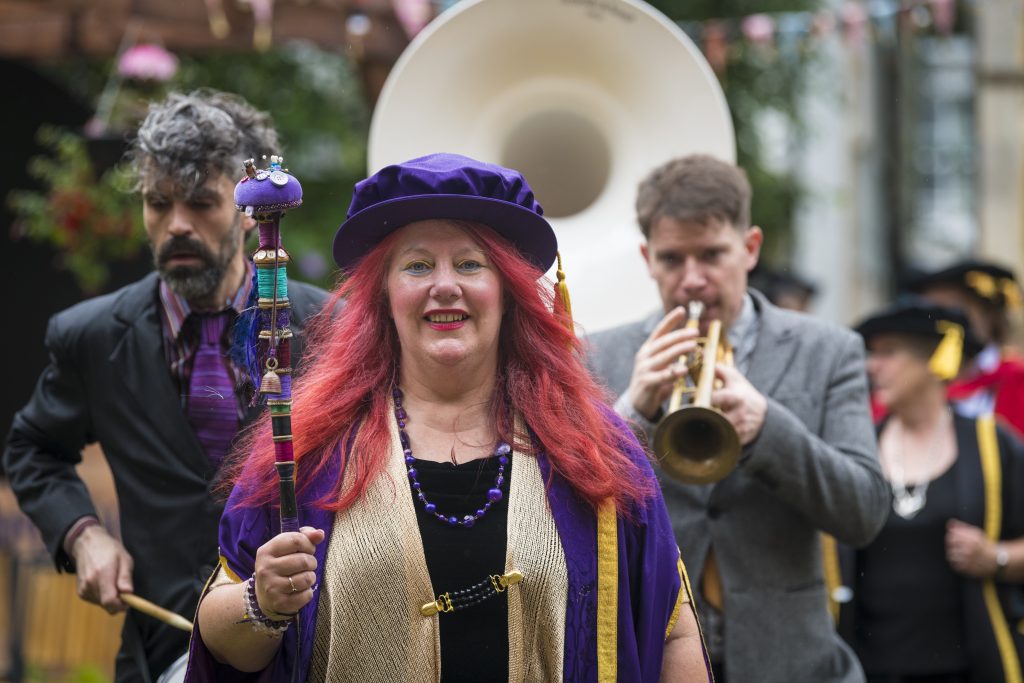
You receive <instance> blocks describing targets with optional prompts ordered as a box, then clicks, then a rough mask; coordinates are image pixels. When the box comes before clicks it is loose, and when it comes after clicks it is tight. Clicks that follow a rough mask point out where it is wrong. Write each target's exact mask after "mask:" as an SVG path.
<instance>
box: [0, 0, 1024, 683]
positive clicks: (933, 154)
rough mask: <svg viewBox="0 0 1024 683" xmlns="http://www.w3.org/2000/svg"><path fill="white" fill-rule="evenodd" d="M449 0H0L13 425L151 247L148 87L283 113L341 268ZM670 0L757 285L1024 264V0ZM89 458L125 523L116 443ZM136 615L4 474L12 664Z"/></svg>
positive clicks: (3, 555)
mask: <svg viewBox="0 0 1024 683" xmlns="http://www.w3.org/2000/svg"><path fill="white" fill-rule="evenodd" d="M506 1H508V2H514V1H515V0H506ZM611 1H612V0H551V2H575V3H578V4H584V5H587V4H590V5H594V6H595V7H596V6H600V5H602V4H605V3H607V2H611ZM455 4H457V3H456V2H453V1H451V0H445V1H442V0H438V1H435V2H430V1H429V0H276V1H275V0H93V1H92V2H81V1H80V0H0V82H3V83H4V86H5V93H6V94H7V98H6V102H5V106H4V107H3V108H0V124H2V128H0V130H3V139H4V152H5V159H4V163H3V164H2V165H0V187H3V188H4V191H5V192H8V191H10V192H12V194H10V195H8V197H7V198H6V201H4V202H3V203H2V205H0V249H2V250H3V253H4V255H5V257H6V258H5V262H6V263H7V264H8V269H9V276H8V277H9V278H10V279H11V281H12V282H17V285H16V287H15V288H14V289H13V292H12V293H13V294H14V295H15V296H14V297H13V301H12V303H13V308H14V312H13V315H14V316H15V318H16V319H17V320H18V326H17V331H18V333H17V334H16V335H6V336H5V337H4V342H3V343H4V348H5V351H6V354H5V355H6V357H8V358H11V357H16V358H17V359H18V361H17V362H16V363H13V364H11V363H8V365H9V366H10V365H13V367H8V368H6V369H5V373H6V377H7V390H6V391H5V392H4V393H3V396H2V397H0V429H2V431H3V432H4V433H6V431H7V429H8V428H9V425H10V420H11V417H12V415H13V413H14V412H15V411H16V410H17V409H18V408H19V407H20V406H21V405H22V404H23V403H24V402H25V400H26V399H27V397H28V396H29V394H30V392H31V390H32V387H33V386H34V383H35V381H36V378H37V377H38V374H39V372H40V371H41V369H42V368H43V367H44V365H45V363H46V360H47V359H46V355H45V351H44V349H43V348H42V344H41V341H42V338H43V333H44V330H45V324H46V320H47V318H48V317H49V316H50V315H51V314H53V313H54V312H56V311H57V310H60V309H62V308H64V307H66V306H69V305H71V304H73V303H75V302H76V301H78V300H80V299H82V298H83V297H86V296H92V295H95V294H98V293H102V292H106V291H111V290H113V289H115V288H117V287H119V286H121V285H123V284H125V283H127V282H129V281H131V280H133V279H135V278H137V277H139V276H140V275H141V274H142V273H144V272H146V271H147V270H148V269H149V268H150V262H149V256H148V253H147V251H146V248H145V244H144V239H143V236H142V232H141V224H140V214H141V211H140V209H139V207H138V205H137V202H136V200H135V199H134V198H133V197H132V196H131V195H129V194H126V193H125V191H124V190H125V186H124V183H123V178H121V177H120V176H118V174H117V172H116V160H117V159H118V157H119V155H120V153H121V152H122V151H123V149H124V147H125V144H126V139H127V136H128V135H129V134H130V131H131V127H132V125H133V124H134V122H135V121H136V120H137V119H138V116H139V115H141V113H142V112H143V111H144V109H145V103H146V102H147V101H148V100H149V99H152V98H154V97H159V96H160V95H161V94H162V93H164V92H166V91H167V90H168V89H170V88H193V87H199V86H204V85H206V86H212V87H217V88H223V89H228V90H234V91H237V92H239V93H241V94H243V95H244V96H245V97H246V98H248V99H249V100H250V101H252V102H254V103H255V104H256V105H257V106H260V107H262V108H264V109H267V110H269V111H270V112H272V114H273V115H274V117H275V120H276V121H277V123H278V127H279V129H280V131H281V133H282V138H283V140H284V141H285V145H286V147H285V150H284V153H285V155H286V158H287V159H288V161H289V162H290V164H291V165H292V166H293V168H294V169H295V170H296V172H297V173H298V175H299V176H300V177H301V178H302V182H303V187H304V188H305V191H306V192H305V204H304V206H303V207H302V209H301V211H297V212H294V214H293V215H291V216H289V219H288V226H287V227H288V230H289V247H290V250H291V251H292V252H293V255H294V256H295V257H296V262H297V265H298V268H297V269H298V271H299V273H298V274H297V275H298V277H301V278H303V279H306V280H309V281H314V282H318V283H319V284H322V285H325V286H329V285H331V284H332V283H333V281H334V278H335V273H334V272H333V270H332V268H331V267H330V257H329V254H328V244H329V242H330V235H332V234H333V230H334V229H335V227H336V225H337V224H338V223H339V222H340V220H341V219H342V218H343V216H344V212H345V209H346V207H347V205H348V201H349V196H350V191H351V186H352V183H353V182H354V181H355V180H357V179H358V178H360V177H362V176H363V175H364V174H365V171H366V168H365V166H366V139H367V132H368V126H369V121H370V116H371V113H372V110H373V106H374V104H375V102H376V100H377V97H378V95H379V93H380V90H381V87H382V85H383V83H384V80H385V78H386V77H387V74H388V72H389V71H390V69H391V67H392V66H393V65H394V63H395V61H396V60H397V59H398V57H399V55H400V54H401V53H402V51H403V49H405V47H406V46H407V45H408V44H409V41H410V40H412V39H413V38H414V37H415V36H416V35H417V33H418V32H419V31H420V30H421V29H422V28H423V27H424V25H425V24H426V23H427V22H428V21H429V20H430V19H431V18H432V17H434V16H436V15H437V14H439V13H440V12H442V11H444V10H445V9H447V8H449V7H451V6H452V5H455ZM651 4H652V5H653V6H655V7H657V8H658V9H660V10H661V11H663V12H664V13H665V14H666V15H667V16H668V17H669V18H670V19H671V20H673V21H675V22H677V23H678V25H679V26H680V27H681V28H682V29H683V30H684V31H685V32H686V33H687V35H689V36H690V37H691V38H692V40H693V42H694V43H695V44H696V45H697V46H698V47H699V48H700V49H701V51H702V52H703V54H704V56H705V58H706V59H707V60H708V62H709V64H710V65H711V67H712V69H713V70H714V72H715V74H716V75H717V76H718V78H719V80H720V82H721V84H722V86H723V89H724V91H725V94H726V97H727V100H728V103H729V107H730V110H731V113H732V117H733V123H734V125H735V128H736V137H737V156H738V160H739V163H740V164H741V165H742V166H743V167H744V168H746V169H747V171H748V174H749V175H750V177H751V180H752V183H753V185H754V192H755V199H754V207H753V214H754V215H753V218H754V221H755V222H756V223H757V224H759V225H761V226H762V227H763V228H764V229H765V232H766V235H767V242H766V245H765V253H764V259H763V261H764V262H763V266H764V269H763V270H764V271H765V272H764V273H762V274H759V277H760V278H761V279H760V280H759V282H762V283H765V286H767V283H770V282H774V283H778V282H780V281H781V280H786V279H787V277H788V279H789V281H794V280H795V281H796V282H797V283H798V284H800V285H801V286H803V289H802V290H801V291H803V292H804V293H805V294H806V296H805V297H804V298H803V299H802V301H804V304H802V305H809V306H810V310H811V311H812V312H814V313H816V314H819V315H822V316H825V317H828V318H830V319H832V320H835V321H837V322H840V323H847V322H849V321H851V320H853V319H855V318H857V317H859V316H860V315H861V314H862V313H864V312H866V311H867V310H868V309H870V308H872V307H874V306H875V305H877V304H878V303H879V302H881V301H882V300H884V299H886V298H887V297H889V296H891V295H892V294H893V293H894V292H895V291H896V290H897V288H898V286H899V283H900V281H901V278H902V277H903V276H904V274H905V273H907V272H908V271H910V270H911V269H915V268H930V267H937V266H941V265H943V264H945V263H947V262H949V261H952V260H954V259H956V258H960V257H964V256H967V255H972V254H973V255H978V256H982V257H986V258H990V259H993V260H995V261H997V262H1001V263H1004V264H1006V265H1007V266H1009V267H1011V268H1015V269H1016V268H1019V264H1021V263H1022V261H1024V192H1022V190H1024V147H1022V145H1024V136H1022V125H1024V35H1022V31H1024V0H974V1H971V0H864V1H852V0H851V1H840V0H722V1H716V0H657V1H654V2H652V3H651ZM659 66H660V65H652V68H659ZM41 130H42V133H40V131H41ZM46 159H49V160H50V162H49V164H47V163H46V162H45V160H46ZM108 170H112V171H113V172H111V173H107V171H108ZM19 192H20V194H19ZM100 219H103V220H100ZM111 226H115V227H111ZM597 239H599V236H598V237H597ZM625 258H635V257H634V256H633V255H626V256H625ZM570 276H571V272H570ZM570 284H571V282H570ZM790 284H792V282H790ZM805 285H806V286H805ZM808 287H809V289H808ZM790 291H791V290H790ZM808 302H809V303H808ZM655 305H656V302H655V301H650V302H638V303H637V312H638V313H639V311H641V310H643V309H645V308H653V307H654V306H655ZM15 344H16V345H17V346H16V347H15ZM83 467H84V468H85V476H86V477H87V478H88V480H89V482H90V485H91V486H93V487H94V490H95V491H96V492H97V493H96V495H97V497H98V498H99V499H100V500H101V501H102V505H103V509H102V511H101V512H102V515H103V517H104V521H105V523H107V524H108V525H110V526H112V527H114V526H116V524H115V521H116V512H115V510H116V501H115V500H114V499H113V496H112V495H111V494H112V491H111V487H110V482H109V473H108V472H107V471H106V470H105V466H104V464H103V462H102V456H101V454H100V453H99V452H98V450H92V451H89V452H88V454H87V458H86V463H85V464H84V466H83ZM42 596H48V597H46V599H44V598H43V597H42ZM54 596H56V597H54ZM117 631H118V620H116V619H112V618H109V617H107V616H106V615H105V613H103V612H102V611H101V610H99V608H96V607H92V606H89V605H85V604H83V603H81V602H80V601H78V600H77V599H76V598H74V589H73V579H72V578H71V577H66V576H57V575H55V574H54V572H53V570H52V567H51V565H50V564H49V562H48V559H47V558H46V557H45V554H44V553H43V552H42V551H41V548H40V546H39V545H38V541H37V539H36V538H35V536H34V532H33V530H32V527H31V525H30V524H28V523H27V521H26V520H25V519H24V518H23V517H21V516H20V515H19V514H18V513H17V511H16V509H15V506H14V504H13V501H12V499H11V497H10V495H9V491H7V490H5V489H3V487H2V482H0V680H12V681H14V680H17V681H21V680H37V681H50V680H53V681H73V680H74V681H103V680H109V677H110V672H111V670H112V667H111V657H112V654H111V653H112V652H113V651H114V650H115V649H116V647H117Z"/></svg>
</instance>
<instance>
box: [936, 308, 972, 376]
mask: <svg viewBox="0 0 1024 683" xmlns="http://www.w3.org/2000/svg"><path fill="white" fill-rule="evenodd" d="M936 330H937V331H939V332H941V333H942V341H940V342H939V345H938V346H937V347H936V348H935V353H933V354H932V357H931V359H930V360H929V361H928V369H929V370H931V371H932V374H934V375H935V376H936V377H938V378H939V379H941V380H951V379H953V378H954V377H956V375H957V373H958V372H960V361H961V360H963V353H964V328H963V327H961V326H960V325H957V324H956V323H950V322H945V321H941V322H939V323H938V324H937V325H936Z"/></svg>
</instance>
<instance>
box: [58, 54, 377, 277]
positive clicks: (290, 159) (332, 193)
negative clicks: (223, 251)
mask: <svg viewBox="0 0 1024 683" xmlns="http://www.w3.org/2000/svg"><path fill="white" fill-rule="evenodd" d="M178 58H179V68H178V72H177V74H176V75H175V77H174V79H173V80H172V81H171V82H170V83H168V84H166V87H165V90H170V89H173V90H181V91H188V90H193V89H195V88H200V87H208V88H216V89H218V90H226V91H230V92H235V93H238V94H239V95H241V96H243V97H244V98H245V99H246V100H248V101H249V102H251V103H252V104H253V106H255V107H257V108H259V109H263V110H265V111H268V112H270V114H271V115H272V117H273V119H274V123H275V126H276V127H277V130H278V133H279V134H280V138H281V141H282V144H283V147H284V149H282V150H280V152H282V153H283V154H284V156H285V165H286V166H287V167H288V168H289V170H290V171H291V172H292V173H293V174H294V175H295V176H296V177H297V178H298V179H299V181H300V182H301V183H302V188H303V204H302V206H301V207H300V208H298V209H296V210H294V211H291V212H290V213H289V214H288V217H287V218H286V219H285V221H284V223H282V227H283V228H284V230H285V231H286V233H285V236H284V239H285V244H286V245H287V247H288V250H289V252H290V253H291V254H292V256H293V258H294V259H295V263H296V265H297V271H298V272H297V273H296V275H297V277H299V278H300V279H303V280H306V281H311V282H314V283H316V284H320V285H324V286H330V285H332V284H333V277H334V267H333V262H331V260H330V245H331V240H332V238H333V236H334V231H335V229H336V228H337V226H338V225H339V224H340V223H341V221H342V220H343V219H344V217H345V211H346V209H347V208H348V204H349V201H350V199H351V192H352V186H353V185H354V184H355V183H356V182H357V181H358V180H360V179H362V178H363V177H364V176H365V174H366V138H367V133H368V130H369V118H370V117H369V111H368V109H367V106H366V103H365V98H364V96H363V93H362V89H361V86H360V84H359V81H358V78H357V76H356V74H355V73H354V71H353V67H352V65H351V63H350V62H349V60H348V59H346V58H345V57H344V56H343V55H340V54H336V53H331V52H325V51H323V50H320V49H318V48H316V47H313V46H311V45H308V44H305V43H301V42H293V43H289V44H286V45H282V46H277V47H275V48H274V49H272V50H270V51H268V52H266V53H252V54H242V55H239V54H214V55H178ZM112 68H114V66H113V62H112V60H109V59H102V60H92V61H87V60H76V61H75V62H73V63H67V64H62V65H59V66H57V67H54V68H53V70H52V73H53V75H54V77H55V78H56V79H57V80H59V81H62V82H64V83H66V84H67V87H68V88H69V89H71V90H72V91H73V92H76V93H77V94H78V95H79V96H80V97H81V98H82V99H84V100H87V101H92V102H95V101H96V99H97V98H98V96H99V93H100V91H101V90H102V88H103V84H104V82H105V80H106V77H107V76H106V75H107V74H108V73H109V72H110V70H111V69H112ZM129 87H130V86H129ZM135 92H138V90H136V91H135ZM161 94H162V93H161ZM127 132H131V131H127ZM238 170H239V177H241V174H242V167H241V166H239V169H238ZM129 201H134V202H135V206H138V205H139V201H138V199H137V198H134V199H132V198H129Z"/></svg>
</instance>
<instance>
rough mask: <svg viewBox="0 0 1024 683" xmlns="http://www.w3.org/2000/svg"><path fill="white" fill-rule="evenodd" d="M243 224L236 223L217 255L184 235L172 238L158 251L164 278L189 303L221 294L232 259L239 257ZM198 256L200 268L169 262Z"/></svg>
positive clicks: (158, 264)
mask: <svg viewBox="0 0 1024 683" xmlns="http://www.w3.org/2000/svg"><path fill="white" fill-rule="evenodd" d="M240 232H241V229H240V221H236V222H235V224H234V225H233V226H232V228H231V230H230V231H229V232H228V234H227V235H225V237H224V240H222V241H221V243H220V245H219V247H220V249H219V250H218V251H219V253H214V252H213V250H211V249H210V248H209V247H207V246H206V245H205V244H203V243H202V242H200V241H199V240H196V239H190V238H188V237H185V236H183V235H178V236H175V237H171V238H170V239H169V240H167V242H165V243H164V245H163V246H162V247H161V248H160V251H159V252H154V254H153V261H154V263H155V265H156V268H157V271H159V273H160V277H161V278H162V279H163V280H164V282H166V283H167V285H168V286H169V287H170V288H171V291H173V292H174V293H175V294H177V295H178V296H180V297H182V298H183V299H185V301H188V302H189V303H193V302H196V303H198V302H207V301H208V300H209V299H210V297H212V296H213V295H214V293H215V292H216V291H217V287H219V286H220V284H221V282H223V280H224V276H225V275H226V274H227V271H228V267H229V266H230V265H231V259H232V258H234V256H235V251H236V250H237V248H238V242H239V239H240V237H241V236H240ZM181 255H188V256H194V257H196V258H198V259H199V260H200V261H201V264H200V265H198V266H176V267H173V268H171V267H168V265H167V262H168V261H169V260H170V259H171V258H172V257H174V256H181Z"/></svg>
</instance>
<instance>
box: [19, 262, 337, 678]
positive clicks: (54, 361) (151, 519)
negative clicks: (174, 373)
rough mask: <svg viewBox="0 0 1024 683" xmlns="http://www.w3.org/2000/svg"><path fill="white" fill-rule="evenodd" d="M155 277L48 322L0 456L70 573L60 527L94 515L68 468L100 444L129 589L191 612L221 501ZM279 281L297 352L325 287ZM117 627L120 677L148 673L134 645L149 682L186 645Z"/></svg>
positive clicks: (146, 630) (150, 623)
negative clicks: (171, 364)
mask: <svg viewBox="0 0 1024 683" xmlns="http://www.w3.org/2000/svg"><path fill="white" fill-rule="evenodd" d="M157 285H158V278H157V275H156V273H151V274H150V275H148V276H147V277H145V278H143V279H142V280H139V281H138V282H135V283H133V284H131V285H128V286H126V287H124V288H122V289H120V290H118V291H116V292H113V293H112V294H108V295H105V296H102V297H98V298H95V299H91V300H88V301H84V302H82V303H80V304H77V305H76V306H73V307H71V308H69V309H67V310H65V311H62V312H60V313H58V314H57V315H55V316H53V318H51V319H50V323H49V327H48V329H47V332H46V347H47V349H48V350H49V353H50V364H49V366H48V367H47V368H46V369H45V370H44V371H43V374H42V376H41V377H40V379H39V383H38V385H37V386H36V390H35V393H33V395H32V398H31V399H30V400H29V402H28V404H27V405H26V406H25V407H24V408H23V409H22V410H21V411H20V412H18V413H17V414H16V415H15V416H14V422H13V426H12V428H11V432H10V434H9V435H8V437H7V447H6V449H5V451H4V455H3V459H4V468H5V470H6V473H7V476H8V477H9V479H10V483H11V487H12V488H13V489H14V492H15V494H16V495H17V497H18V502H19V504H20V505H21V509H22V510H23V511H24V512H25V513H26V514H27V515H28V516H29V517H30V518H31V519H32V521H33V522H34V523H35V524H36V526H38V527H39V529H40V531H41V532H42V536H43V540H44V541H45V543H46V545H47V548H48V549H49V551H50V553H51V554H52V556H53V558H54V560H55V562H56V563H57V567H58V569H62V570H66V571H73V570H74V567H73V565H72V563H71V561H70V558H68V557H67V555H66V554H65V553H64V550H63V549H62V547H61V543H62V540H63V538H64V534H65V533H66V532H67V530H68V528H69V527H70V526H71V524H72V523H74V522H75V520H77V519H79V518H80V517H82V516H83V515H92V514H96V512H95V509H94V507H93V504H92V501H91V499H90V497H89V492H88V491H87V490H86V487H85V485H84V484H83V483H82V480H81V479H79V477H78V475H77V474H76V472H75V465H76V464H77V463H78V462H80V460H81V451H82V448H83V446H85V445H86V444H89V443H93V442H99V443H100V445H101V446H102V448H103V451H104V453H105V455H106V457H107V461H108V463H109V464H110V468H111V470H112V472H113V476H114V482H115V485H116V488H117V497H118V501H119V504H120V510H121V534H122V537H123V540H124V545H125V547H126V548H127V549H128V552H129V553H131V555H132V557H133V558H134V560H135V571H134V577H133V580H134V586H135V592H136V594H138V595H139V596H141V597H144V598H146V599H148V600H151V601H153V602H155V603H157V604H159V605H162V606H164V607H166V608H168V609H170V610H173V611H175V612H178V613H179V614H181V615H183V616H185V617H187V618H189V619H191V618H192V617H193V616H194V613H195V608H196V604H197V601H198V597H199V594H200V591H201V589H202V586H203V583H204V582H205V580H206V578H207V577H208V576H209V574H210V572H211V571H212V568H213V566H214V565H215V564H216V562H217V540H216V539H217V525H218V522H219V520H220V515H221V509H222V505H221V504H220V503H218V502H217V501H215V500H214V498H213V497H212V496H211V493H210V483H211V481H212V480H213V478H214V475H215V472H214V471H213V469H212V467H211V466H210V463H209V461H208V460H207V458H206V454H205V452H204V450H203V447H202V445H201V444H200V443H199V440H198V438H197V437H196V435H195V432H194V431H193V430H192V427H191V425H190V424H189V423H188V420H187V418H186V416H185V414H184V413H183V411H182V410H181V403H180V397H179V391H178V388H177V387H176V386H175V384H174V381H173V379H172V378H171V373H170V370H169V369H168V367H167V361H166V359H165V357H164V352H163V339H162V333H161V328H160V318H159V315H160V304H159V298H158V295H157ZM288 289H289V297H290V301H291V305H292V310H293V315H292V322H291V326H292V329H293V331H294V332H296V335H295V338H294V340H293V342H292V349H293V354H294V355H293V357H294V358H296V359H298V358H301V354H302V335H301V330H302V328H303V326H304V324H305V322H306V321H307V319H308V318H309V317H310V316H311V315H313V314H315V313H317V312H318V311H319V310H320V308H321V306H322V304H323V302H324V300H325V297H326V293H325V292H324V291H323V290H320V289H317V288H315V287H311V286H309V285H304V284H302V283H298V282H290V283H289V286H288ZM253 412H255V411H253ZM252 417H253V415H250V416H249V419H252ZM122 635H123V638H124V642H123V643H122V649H121V653H119V655H118V667H117V668H118V674H117V677H118V681H126V680H133V681H145V680H148V678H147V672H146V671H145V670H144V669H143V667H145V666H146V662H140V661H139V660H140V659H141V657H139V654H138V653H141V652H142V651H144V652H145V659H146V660H148V668H149V671H148V675H149V676H151V677H152V679H154V680H155V678H156V677H157V676H158V675H159V674H160V673H161V672H162V671H163V670H164V669H165V668H166V667H167V666H168V665H170V663H171V662H172V661H173V660H174V659H175V658H176V657H178V656H179V655H181V654H182V653H184V652H185V649H186V648H187V646H188V634H186V633H184V632H182V631H175V630H173V629H171V628H170V627H167V626H163V625H162V624H160V623H158V622H157V621H155V620H154V619H151V618H149V617H146V616H141V615H138V614H137V613H135V612H134V611H130V612H129V615H128V618H127V620H126V622H125V630H124V632H123V634H122ZM140 646H141V647H140ZM133 655H134V656H133ZM140 669H143V670H141V671H140Z"/></svg>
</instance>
